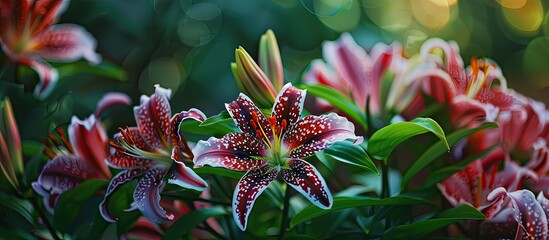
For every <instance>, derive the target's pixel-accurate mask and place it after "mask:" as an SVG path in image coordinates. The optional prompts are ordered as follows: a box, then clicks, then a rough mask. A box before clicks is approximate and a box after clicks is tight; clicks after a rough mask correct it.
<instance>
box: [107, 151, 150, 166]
mask: <svg viewBox="0 0 549 240" xmlns="http://www.w3.org/2000/svg"><path fill="white" fill-rule="evenodd" d="M105 162H106V163H107V165H109V167H112V168H116V169H132V168H143V167H145V168H150V167H152V166H154V160H151V159H145V158H138V157H133V156H129V155H125V154H121V153H118V152H117V153H114V154H112V155H109V156H108V157H107V158H106V159H105Z"/></svg>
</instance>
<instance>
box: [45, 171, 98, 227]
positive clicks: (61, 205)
mask: <svg viewBox="0 0 549 240" xmlns="http://www.w3.org/2000/svg"><path fill="white" fill-rule="evenodd" d="M106 186H107V182H105V181H104V180H100V179H90V180H87V181H85V182H83V183H82V184H80V185H78V186H77V187H75V188H73V189H70V190H68V191H66V192H64V193H63V194H61V196H60V197H59V200H58V201H57V205H56V207H55V214H54V216H53V221H54V223H55V226H56V227H57V228H58V229H59V230H60V231H62V232H65V231H67V230H68V229H69V227H70V226H71V224H73V223H74V221H75V219H76V217H77V216H78V214H79V213H80V210H81V209H82V207H83V206H84V204H85V203H86V201H88V199H90V198H91V197H93V196H94V195H95V193H96V192H97V191H98V190H99V189H104V188H106Z"/></svg>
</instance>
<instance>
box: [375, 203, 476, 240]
mask: <svg viewBox="0 0 549 240" xmlns="http://www.w3.org/2000/svg"><path fill="white" fill-rule="evenodd" d="M485 218H486V217H485V216H484V214H482V213H481V212H479V211H478V210H477V209H475V208H474V207H472V206H470V205H467V204H464V205H460V206H457V207H455V208H452V209H449V210H446V211H444V212H442V213H440V214H438V215H437V216H436V217H434V218H433V219H428V220H424V221H419V222H413V223H410V224H407V225H400V226H398V227H396V228H394V229H392V230H390V231H389V232H387V234H385V236H383V239H420V238H421V237H423V236H425V235H427V234H429V233H430V232H432V231H434V230H437V229H439V228H442V227H445V226H447V225H450V224H453V223H457V222H461V221H465V220H484V219H485Z"/></svg>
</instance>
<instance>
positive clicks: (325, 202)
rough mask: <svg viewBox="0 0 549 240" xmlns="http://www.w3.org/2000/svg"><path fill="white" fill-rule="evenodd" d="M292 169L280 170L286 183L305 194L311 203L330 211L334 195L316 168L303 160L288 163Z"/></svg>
mask: <svg viewBox="0 0 549 240" xmlns="http://www.w3.org/2000/svg"><path fill="white" fill-rule="evenodd" d="M288 166H289V167H290V169H282V170H280V176H281V177H282V179H284V181H286V183H288V184H289V185H290V186H292V187H293V188H294V189H295V190H297V191H298V192H299V193H301V194H303V196H305V197H306V198H307V199H309V201H311V203H313V204H314V205H316V206H317V207H319V208H322V209H330V208H331V207H332V203H333V199H332V193H330V190H329V189H328V185H327V184H326V181H324V178H322V175H320V173H319V172H318V171H317V170H316V168H315V167H314V166H313V165H311V164H310V163H308V162H305V161H303V160H301V159H293V160H290V161H288Z"/></svg>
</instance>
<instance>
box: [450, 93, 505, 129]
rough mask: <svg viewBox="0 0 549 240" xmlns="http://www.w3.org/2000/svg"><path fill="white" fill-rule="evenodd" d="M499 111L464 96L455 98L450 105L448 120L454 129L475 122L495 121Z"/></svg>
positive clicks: (490, 105) (489, 105)
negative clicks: (450, 120)
mask: <svg viewBox="0 0 549 240" xmlns="http://www.w3.org/2000/svg"><path fill="white" fill-rule="evenodd" d="M498 112H499V109H498V108H496V107H495V106H493V105H492V104H487V103H481V102H478V101H476V100H473V99H470V98H467V97H466V96H464V95H459V96H456V97H454V98H453V99H452V102H451V104H450V118H451V119H452V122H454V126H456V127H464V126H469V124H472V123H475V122H485V121H488V122H491V121H495V119H496V117H497V114H498Z"/></svg>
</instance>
